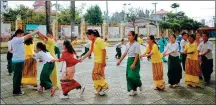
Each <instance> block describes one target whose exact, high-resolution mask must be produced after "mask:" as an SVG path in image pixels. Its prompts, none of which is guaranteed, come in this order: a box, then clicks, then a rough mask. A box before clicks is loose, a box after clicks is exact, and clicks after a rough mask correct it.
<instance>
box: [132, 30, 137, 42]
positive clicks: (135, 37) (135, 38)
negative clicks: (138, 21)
mask: <svg viewBox="0 0 216 105" xmlns="http://www.w3.org/2000/svg"><path fill="white" fill-rule="evenodd" d="M130 33H131V34H132V36H133V37H134V40H135V41H137V38H138V35H137V34H135V32H134V31H130Z"/></svg>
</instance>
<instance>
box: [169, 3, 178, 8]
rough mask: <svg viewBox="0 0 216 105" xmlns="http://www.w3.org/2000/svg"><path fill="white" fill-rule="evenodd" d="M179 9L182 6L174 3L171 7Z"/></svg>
mask: <svg viewBox="0 0 216 105" xmlns="http://www.w3.org/2000/svg"><path fill="white" fill-rule="evenodd" d="M178 7H180V5H179V4H178V3H173V4H172V5H171V8H178Z"/></svg>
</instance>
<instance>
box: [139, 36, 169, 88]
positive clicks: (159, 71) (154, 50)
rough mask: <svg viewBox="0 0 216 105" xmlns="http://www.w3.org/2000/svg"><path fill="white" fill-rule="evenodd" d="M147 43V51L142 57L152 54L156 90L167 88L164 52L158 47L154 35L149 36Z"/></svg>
mask: <svg viewBox="0 0 216 105" xmlns="http://www.w3.org/2000/svg"><path fill="white" fill-rule="evenodd" d="M147 43H148V45H147V47H146V51H145V53H144V54H143V55H141V56H140V57H148V56H151V61H152V72H153V79H154V84H155V88H154V90H165V82H164V80H163V63H162V54H161V53H160V51H159V49H158V46H157V44H156V42H155V38H154V36H153V35H150V36H148V37H147Z"/></svg>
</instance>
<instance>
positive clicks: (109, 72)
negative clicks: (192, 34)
mask: <svg viewBox="0 0 216 105" xmlns="http://www.w3.org/2000/svg"><path fill="white" fill-rule="evenodd" d="M214 48H215V47H214ZM122 50H123V51H124V48H123V49H122ZM107 51H108V58H109V59H108V60H107V66H106V71H105V74H106V79H107V81H108V83H109V85H110V89H109V91H107V95H105V96H96V95H95V94H94V92H95V89H94V87H93V81H92V78H91V74H92V73H91V72H92V68H93V59H86V60H84V61H83V62H82V63H80V64H77V65H76V74H75V79H76V80H77V81H78V82H80V83H81V84H82V85H85V87H86V89H85V92H84V94H83V96H82V97H79V91H77V90H72V91H71V92H70V93H69V95H70V99H60V98H59V96H60V95H61V90H60V89H59V90H57V91H56V93H55V96H54V97H50V92H49V90H47V91H45V92H44V93H43V94H40V93H38V92H36V90H35V88H33V87H31V86H29V87H24V88H22V90H23V91H25V95H23V96H13V95H12V88H13V84H12V76H8V72H7V67H6V65H7V60H6V54H1V104H215V87H216V83H215V69H214V72H213V74H212V80H211V83H212V85H210V86H208V87H205V86H203V89H202V88H187V87H186V85H185V83H184V71H183V72H182V73H183V78H182V80H181V84H180V85H181V87H178V88H176V89H172V88H169V87H168V86H169V84H168V81H167V63H164V64H163V66H164V79H165V82H166V91H165V92H160V91H155V90H154V84H153V77H152V69H151V68H152V67H151V62H149V61H147V59H146V58H144V59H143V60H142V61H141V65H142V66H141V70H140V75H141V81H142V83H143V91H141V92H139V91H138V95H136V96H128V95H127V87H126V76H125V75H126V72H125V71H126V61H127V59H125V60H124V61H123V62H122V64H121V65H120V66H119V67H117V66H116V62H117V60H116V59H115V57H114V55H115V48H114V47H109V48H108V49H107ZM214 51H215V49H214ZM213 55H215V52H213ZM214 58H215V56H214ZM214 60H215V59H214ZM214 64H215V63H214ZM38 65H39V66H38V77H39V74H40V71H41V68H42V65H41V64H40V63H39V64H38ZM57 66H58V72H59V78H60V77H61V72H60V69H61V68H62V63H58V65H57ZM64 68H65V67H63V70H64ZM214 68H215V67H214ZM38 81H39V79H38ZM201 83H202V84H203V82H201Z"/></svg>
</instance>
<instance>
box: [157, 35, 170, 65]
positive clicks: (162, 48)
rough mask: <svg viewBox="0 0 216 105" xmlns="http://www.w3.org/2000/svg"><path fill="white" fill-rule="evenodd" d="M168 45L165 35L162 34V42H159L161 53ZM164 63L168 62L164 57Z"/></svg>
mask: <svg viewBox="0 0 216 105" xmlns="http://www.w3.org/2000/svg"><path fill="white" fill-rule="evenodd" d="M167 44H168V42H167V40H166V38H165V35H164V33H163V32H162V33H161V38H160V40H159V41H158V45H159V49H160V52H161V53H163V52H164V48H165V46H166V45H167ZM162 60H163V62H167V61H166V59H165V58H164V57H163V58H162Z"/></svg>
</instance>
